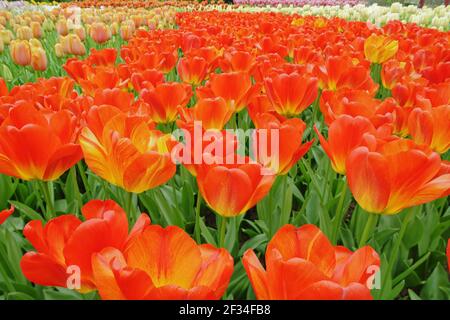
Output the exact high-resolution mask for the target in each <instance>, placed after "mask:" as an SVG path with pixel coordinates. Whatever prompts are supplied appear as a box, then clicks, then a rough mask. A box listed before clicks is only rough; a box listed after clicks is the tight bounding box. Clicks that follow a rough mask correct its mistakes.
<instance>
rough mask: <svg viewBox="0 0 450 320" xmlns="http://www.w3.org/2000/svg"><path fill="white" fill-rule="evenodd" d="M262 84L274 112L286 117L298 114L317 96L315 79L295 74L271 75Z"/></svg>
mask: <svg viewBox="0 0 450 320" xmlns="http://www.w3.org/2000/svg"><path fill="white" fill-rule="evenodd" d="M264 84H265V88H266V92H267V96H268V98H269V100H270V101H271V103H272V104H273V106H274V108H275V111H276V112H278V113H279V114H281V115H283V116H287V117H292V116H295V115H298V114H300V113H301V112H302V111H303V110H305V109H306V108H307V107H308V106H309V105H311V104H312V103H313V102H314V100H316V98H317V94H318V87H317V79H316V78H314V77H310V76H308V75H303V76H301V75H300V74H298V73H296V72H294V73H291V74H286V73H282V74H277V75H273V76H272V77H269V78H266V79H265V82H264Z"/></svg>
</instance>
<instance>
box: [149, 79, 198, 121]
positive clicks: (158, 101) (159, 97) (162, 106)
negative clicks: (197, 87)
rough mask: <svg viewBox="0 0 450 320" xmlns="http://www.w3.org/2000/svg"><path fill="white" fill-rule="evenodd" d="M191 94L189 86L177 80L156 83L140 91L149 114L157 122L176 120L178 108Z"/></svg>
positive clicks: (187, 100) (183, 104)
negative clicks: (151, 87) (150, 87)
mask: <svg viewBox="0 0 450 320" xmlns="http://www.w3.org/2000/svg"><path fill="white" fill-rule="evenodd" d="M191 95H192V89H191V86H189V85H187V84H183V83H179V82H165V83H160V84H157V85H156V86H155V87H154V88H153V89H144V90H142V92H141V98H142V100H143V101H144V102H145V103H147V104H148V106H149V115H150V117H151V118H152V119H153V121H155V122H157V123H170V122H173V121H175V120H176V118H177V116H178V110H179V108H184V107H185V106H186V105H187V104H188V103H189V100H190V98H191Z"/></svg>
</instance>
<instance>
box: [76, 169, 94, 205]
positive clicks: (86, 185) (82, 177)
mask: <svg viewBox="0 0 450 320" xmlns="http://www.w3.org/2000/svg"><path fill="white" fill-rule="evenodd" d="M77 167H78V171H79V172H80V177H81V181H83V185H84V190H86V193H87V196H88V199H91V198H92V195H91V190H90V188H89V183H88V180H87V177H86V172H85V170H84V167H83V163H82V162H81V161H78V163H77Z"/></svg>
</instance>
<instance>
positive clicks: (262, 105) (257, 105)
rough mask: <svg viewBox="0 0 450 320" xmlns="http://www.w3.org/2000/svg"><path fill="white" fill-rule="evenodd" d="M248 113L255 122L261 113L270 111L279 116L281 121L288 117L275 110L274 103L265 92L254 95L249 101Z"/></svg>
mask: <svg viewBox="0 0 450 320" xmlns="http://www.w3.org/2000/svg"><path fill="white" fill-rule="evenodd" d="M247 111H248V115H249V116H250V119H252V121H253V123H255V121H257V119H256V117H257V115H258V114H261V113H270V114H271V115H273V116H275V117H277V118H278V119H279V120H280V121H283V120H285V119H286V118H285V117H283V116H282V115H280V114H279V113H277V112H276V111H275V108H274V107H273V105H272V103H271V102H270V100H269V98H268V97H267V95H265V94H259V95H256V96H254V97H253V99H252V100H250V102H249V103H248V107H247Z"/></svg>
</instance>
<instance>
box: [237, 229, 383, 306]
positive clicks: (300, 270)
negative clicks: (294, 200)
mask: <svg viewBox="0 0 450 320" xmlns="http://www.w3.org/2000/svg"><path fill="white" fill-rule="evenodd" d="M265 260H266V261H265V262H266V264H265V265H266V269H264V267H263V266H262V265H261V262H260V261H259V260H258V258H257V256H256V254H255V253H254V251H253V250H252V249H249V250H247V251H246V252H245V253H244V256H243V259H242V262H243V264H244V267H245V270H246V271H247V275H248V277H249V279H250V282H251V284H252V287H253V291H254V292H255V294H256V298H257V299H262V300H268V299H275V300H323V299H324V300H371V299H372V296H371V295H370V289H369V288H368V286H369V285H370V284H369V283H368V282H369V281H368V280H369V278H370V276H372V275H373V274H374V273H375V272H376V271H377V269H379V266H380V258H379V257H378V254H377V253H376V252H375V251H374V250H373V249H372V248H371V247H370V246H365V247H363V248H360V249H358V250H356V251H355V252H351V251H350V250H349V249H347V248H345V247H342V246H333V245H332V244H331V243H330V241H329V240H328V239H327V237H326V236H325V235H324V234H323V233H322V232H321V231H320V229H319V228H317V227H316V226H315V225H312V224H307V225H303V226H301V227H300V228H296V227H294V226H293V225H285V226H284V227H282V228H281V229H280V230H278V232H277V233H276V234H275V235H274V237H273V238H272V240H271V241H270V242H269V244H268V245H267V249H266V256H265Z"/></svg>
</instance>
